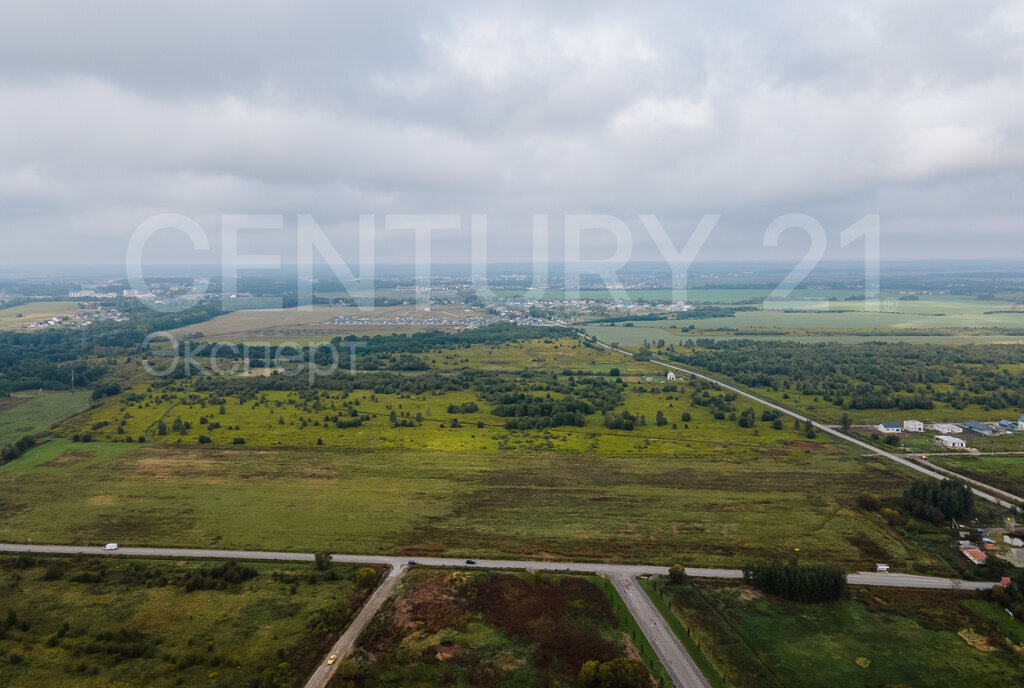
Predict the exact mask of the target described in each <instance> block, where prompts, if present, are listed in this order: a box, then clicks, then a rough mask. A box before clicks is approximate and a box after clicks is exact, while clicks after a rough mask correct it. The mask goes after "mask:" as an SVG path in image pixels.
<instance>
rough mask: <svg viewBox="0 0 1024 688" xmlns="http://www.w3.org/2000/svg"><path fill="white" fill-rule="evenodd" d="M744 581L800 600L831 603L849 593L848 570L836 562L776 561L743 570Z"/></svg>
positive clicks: (770, 592) (778, 594) (785, 596)
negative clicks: (803, 562)
mask: <svg viewBox="0 0 1024 688" xmlns="http://www.w3.org/2000/svg"><path fill="white" fill-rule="evenodd" d="M743 580H744V581H746V583H747V584H748V585H751V586H753V587H755V588H757V589H758V590H761V591H762V592H766V593H768V594H770V595H777V596H779V597H784V598H785V599H787V600H793V601H796V602H828V601H830V600H837V599H839V598H840V597H842V596H843V593H845V592H846V573H845V572H844V571H843V570H842V569H841V568H839V567H838V566H836V565H834V564H813V565H801V564H800V563H799V562H798V561H796V560H795V559H794V560H791V561H789V562H785V563H784V562H782V561H779V560H775V561H772V562H767V563H764V562H763V563H759V564H753V565H751V566H747V567H745V568H744V569H743Z"/></svg>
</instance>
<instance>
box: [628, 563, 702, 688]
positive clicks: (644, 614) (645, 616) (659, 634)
mask: <svg viewBox="0 0 1024 688" xmlns="http://www.w3.org/2000/svg"><path fill="white" fill-rule="evenodd" d="M610 578H611V581H612V585H614V586H615V589H616V590H618V591H619V597H621V598H622V601H623V602H625V603H626V607H627V608H628V609H629V613H630V614H632V615H633V618H634V619H636V622H637V624H638V625H639V626H640V629H641V630H642V631H643V632H644V636H646V637H647V642H649V643H650V644H651V647H653V648H654V652H655V653H656V654H657V655H658V659H660V660H661V665H662V666H663V667H665V671H667V672H668V675H669V677H671V679H672V682H673V683H675V684H676V687H677V688H711V684H710V683H708V682H707V679H705V678H704V674H702V673H701V672H700V669H698V668H697V665H696V664H695V663H694V661H693V658H692V657H690V655H689V654H688V653H687V652H686V649H685V648H684V647H683V645H682V643H680V642H679V639H678V638H677V637H676V634H675V633H673V632H672V629H671V628H670V627H669V625H668V623H666V621H665V619H664V618H662V616H661V612H659V611H658V609H657V607H655V606H654V603H653V602H651V600H650V598H649V597H647V593H646V592H644V589H643V588H641V587H640V584H639V583H638V582H637V580H636V578H634V577H633V576H628V575H624V574H619V573H617V574H614V575H612V576H610Z"/></svg>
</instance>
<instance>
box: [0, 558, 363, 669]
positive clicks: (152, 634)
mask: <svg viewBox="0 0 1024 688" xmlns="http://www.w3.org/2000/svg"><path fill="white" fill-rule="evenodd" d="M218 566H220V564H218V563H217V562H213V563H210V562H207V563H198V562H184V561H182V562H174V561H166V560H160V561H145V560H138V559H133V560H117V559H114V560H111V559H104V560H98V559H93V558H52V559H47V558H39V557H30V556H27V555H23V556H18V557H14V556H4V557H0V612H2V617H3V618H2V620H0V627H2V628H3V630H2V632H0V685H3V686H11V687H12V688H15V687H18V688H21V687H24V688H36V687H38V686H52V687H55V688H56V687H59V686H60V687H62V686H67V687H69V688H70V687H71V686H74V687H75V688H100V687H101V686H103V687H105V686H124V687H127V686H151V687H153V688H158V687H161V686H181V685H186V686H203V687H210V688H228V687H231V688H235V687H238V686H242V687H245V686H257V685H262V684H260V681H261V679H262V678H263V677H264V674H270V675H271V676H272V677H273V678H274V679H275V682H272V683H270V684H269V685H275V686H278V685H286V686H296V685H301V684H302V682H303V681H304V680H305V678H306V676H307V675H308V673H309V672H310V671H311V670H312V668H313V666H315V664H316V663H317V662H319V661H322V659H323V657H324V655H325V654H326V651H327V648H328V647H329V645H330V643H331V642H332V639H333V638H335V637H336V636H337V634H338V633H339V632H340V631H341V630H342V629H343V628H344V627H345V626H347V624H348V622H349V621H350V619H351V618H352V617H353V615H354V613H355V611H356V610H357V609H358V607H359V605H360V604H361V603H362V600H363V599H364V598H365V596H366V594H367V591H368V589H369V588H368V587H366V586H365V585H359V584H357V582H356V580H357V569H356V568H355V567H346V566H339V565H335V566H333V567H332V569H331V572H330V574H328V575H326V576H325V575H324V572H319V571H314V569H313V566H312V564H304V565H302V564H288V563H273V564H269V563H258V562H257V563H248V562H246V563H242V564H239V565H238V567H239V568H241V569H250V570H251V572H252V573H251V574H247V575H252V576H253V577H251V578H248V579H246V580H242V581H241V582H234V583H233V582H229V581H227V580H225V579H224V578H220V579H215V578H212V577H207V578H205V579H203V578H201V576H202V574H203V573H204V572H211V571H212V570H213V569H215V568H216V567H218ZM210 575H215V574H210V573H207V576H210ZM193 576H198V577H200V578H198V579H200V580H205V581H207V582H206V584H205V585H204V586H200V587H198V588H196V589H192V590H188V589H187V588H186V587H185V586H186V585H187V582H188V581H189V580H190V579H191V578H192V577H193ZM230 577H231V576H230V575H229V576H227V577H226V578H230ZM194 585H195V584H193V586H194ZM12 620H13V623H11V621H12Z"/></svg>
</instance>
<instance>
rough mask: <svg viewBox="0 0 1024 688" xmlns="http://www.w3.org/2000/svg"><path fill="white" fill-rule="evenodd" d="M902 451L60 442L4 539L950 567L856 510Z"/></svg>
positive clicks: (26, 459)
mask: <svg viewBox="0 0 1024 688" xmlns="http://www.w3.org/2000/svg"><path fill="white" fill-rule="evenodd" d="M908 482H909V480H908V478H907V477H906V475H905V474H903V473H902V472H900V471H898V470H897V467H896V466H895V465H894V464H892V463H891V462H885V461H883V460H881V459H871V458H857V457H851V456H849V455H847V454H846V453H844V452H842V451H840V450H839V449H838V448H836V447H834V446H832V445H825V446H820V445H817V444H813V443H807V442H801V441H799V440H792V441H791V442H790V443H789V444H788V446H785V445H784V446H780V447H778V448H774V449H773V448H732V449H730V450H729V451H719V452H715V453H709V452H703V451H693V452H687V453H682V452H679V453H676V452H672V453H663V454H657V453H650V454H646V455H643V456H629V455H626V456H601V455H593V454H589V453H585V452H582V453H573V452H561V453H559V452H539V451H533V450H521V451H517V452H514V453H512V452H501V451H448V450H439V451H429V450H425V449H418V450H411V449H377V448H372V447H366V448H340V449H339V448H330V447H309V448H304V449H283V448H279V449H258V448H254V447H240V448H230V447H215V446H210V445H207V446H199V445H190V446H188V447H185V446H176V445H172V446H160V445H155V444H153V445H145V446H141V447H140V446H139V445H137V444H127V443H98V442H94V443H91V444H82V443H78V444H76V443H73V442H70V441H67V440H61V439H54V440H51V441H50V442H48V443H46V444H44V445H42V446H40V447H36V448H34V449H32V450H31V451H30V452H28V453H27V454H26V455H25V456H23V457H21V458H19V459H17V460H16V461H13V462H11V463H9V464H7V465H6V466H3V467H2V468H0V540H3V541H9V542H26V541H29V540H31V541H32V542H38V543H43V542H52V543H80V544H87V543H89V544H102V543H104V542H109V541H117V542H120V543H122V544H135V545H167V546H177V547H222V548H234V549H264V550H293V551H294V550H299V551H312V550H318V549H329V550H332V551H335V552H353V553H376V552H380V553H393V554H428V553H434V554H445V555H451V556H481V557H482V556H491V557H506V558H507V557H513V556H521V557H530V558H544V557H558V558H563V559H578V560H612V561H633V562H640V561H645V562H651V563H664V564H671V563H673V562H677V561H682V562H688V563H695V564H701V565H716V566H731V567H737V566H741V565H743V564H744V563H745V562H747V561H748V560H749V559H751V558H756V557H765V556H773V555H776V554H779V553H785V552H789V551H792V550H793V549H794V548H800V549H801V551H802V552H804V553H805V556H807V557H810V558H813V559H819V560H833V561H837V562H841V563H843V564H844V565H846V566H848V567H850V568H851V569H852V568H863V567H864V566H868V565H872V564H873V563H874V562H875V561H876V560H877V561H892V562H893V563H898V564H899V565H900V567H901V569H902V570H909V571H947V570H948V567H947V566H946V565H945V564H943V563H942V562H941V560H940V559H939V558H938V557H936V556H933V555H931V554H929V553H927V552H925V551H924V550H922V549H921V548H919V547H918V546H917V545H915V544H913V543H912V542H909V541H906V540H904V539H902V538H900V537H899V536H898V535H896V534H895V533H894V531H892V530H891V529H890V528H888V527H887V526H885V524H884V523H883V522H882V521H881V520H880V519H878V518H877V517H876V516H875V515H873V514H867V513H865V512H863V511H861V510H859V509H857V508H856V505H855V498H856V495H857V494H858V493H859V492H860V491H862V490H868V491H871V492H874V493H877V494H881V495H887V496H889V497H892V498H896V497H898V495H899V494H900V492H901V491H902V489H903V487H904V486H905V485H906V484H908Z"/></svg>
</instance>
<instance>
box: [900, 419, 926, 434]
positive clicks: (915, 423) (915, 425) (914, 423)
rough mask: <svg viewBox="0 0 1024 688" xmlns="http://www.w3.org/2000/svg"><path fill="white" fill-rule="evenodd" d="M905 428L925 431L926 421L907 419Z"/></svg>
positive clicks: (904, 422) (911, 430) (909, 430)
mask: <svg viewBox="0 0 1024 688" xmlns="http://www.w3.org/2000/svg"><path fill="white" fill-rule="evenodd" d="M903 429H904V430H906V431H907V432H924V423H922V422H921V421H919V420H905V421H903Z"/></svg>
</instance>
